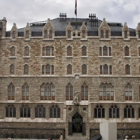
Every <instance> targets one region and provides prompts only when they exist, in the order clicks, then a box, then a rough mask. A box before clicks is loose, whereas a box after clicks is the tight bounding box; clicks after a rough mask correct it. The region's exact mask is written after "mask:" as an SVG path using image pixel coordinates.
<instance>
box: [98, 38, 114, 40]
mask: <svg viewBox="0 0 140 140" xmlns="http://www.w3.org/2000/svg"><path fill="white" fill-rule="evenodd" d="M100 40H111V38H100Z"/></svg>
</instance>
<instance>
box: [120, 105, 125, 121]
mask: <svg viewBox="0 0 140 140" xmlns="http://www.w3.org/2000/svg"><path fill="white" fill-rule="evenodd" d="M120 119H121V121H122V120H123V119H124V105H120Z"/></svg>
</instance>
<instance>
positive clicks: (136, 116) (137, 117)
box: [134, 105, 139, 120]
mask: <svg viewBox="0 0 140 140" xmlns="http://www.w3.org/2000/svg"><path fill="white" fill-rule="evenodd" d="M134 112H135V115H134V117H135V118H136V120H138V119H139V106H138V105H135V106H134Z"/></svg>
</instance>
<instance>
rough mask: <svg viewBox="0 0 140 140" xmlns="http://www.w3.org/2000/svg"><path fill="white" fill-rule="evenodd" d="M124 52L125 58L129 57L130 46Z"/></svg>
mask: <svg viewBox="0 0 140 140" xmlns="http://www.w3.org/2000/svg"><path fill="white" fill-rule="evenodd" d="M124 51H125V52H124V54H125V56H129V47H128V46H126V47H125V49H124Z"/></svg>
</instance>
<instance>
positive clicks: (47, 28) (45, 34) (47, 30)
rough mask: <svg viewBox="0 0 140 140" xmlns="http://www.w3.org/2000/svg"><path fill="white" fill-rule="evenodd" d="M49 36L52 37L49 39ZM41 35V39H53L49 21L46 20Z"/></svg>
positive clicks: (53, 31)
mask: <svg viewBox="0 0 140 140" xmlns="http://www.w3.org/2000/svg"><path fill="white" fill-rule="evenodd" d="M51 34H52V37H50V36H51ZM42 35H43V38H54V35H55V30H54V27H53V25H52V24H51V21H50V19H48V21H47V23H46V24H45V26H44V27H43V29H42Z"/></svg>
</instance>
